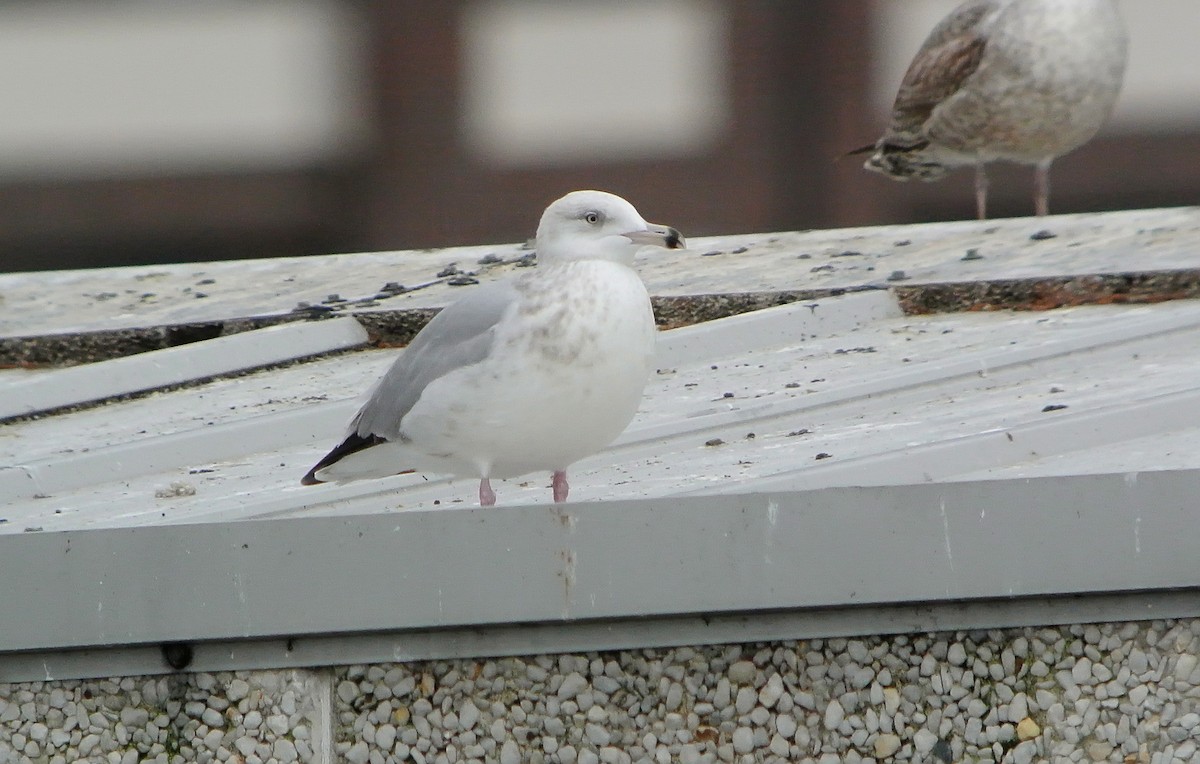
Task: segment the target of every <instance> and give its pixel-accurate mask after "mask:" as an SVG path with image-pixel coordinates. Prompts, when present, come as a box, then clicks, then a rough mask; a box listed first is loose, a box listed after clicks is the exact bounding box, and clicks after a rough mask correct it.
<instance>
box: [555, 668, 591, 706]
mask: <svg viewBox="0 0 1200 764" xmlns="http://www.w3.org/2000/svg"><path fill="white" fill-rule="evenodd" d="M587 686H588V681H587V679H586V678H584V676H583V675H582V674H580V673H578V672H572V673H570V674H567V676H566V677H565V678H564V679H563V681H562V684H561V685H559V687H558V699H559V700H567V699H570V698H574V697H575V696H576V695H578V694H579V693H581V692H583V690H584V689H586V688H587Z"/></svg>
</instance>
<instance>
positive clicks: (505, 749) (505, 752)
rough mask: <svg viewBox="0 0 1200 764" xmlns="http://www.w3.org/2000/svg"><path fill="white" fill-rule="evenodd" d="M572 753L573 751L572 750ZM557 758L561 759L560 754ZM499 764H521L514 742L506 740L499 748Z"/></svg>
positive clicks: (519, 753) (519, 754)
mask: <svg viewBox="0 0 1200 764" xmlns="http://www.w3.org/2000/svg"><path fill="white" fill-rule="evenodd" d="M572 753H574V749H572ZM559 758H560V759H561V758H562V756H561V752H560V756H559ZM500 764H521V749H520V748H518V747H517V744H516V742H515V741H512V740H506V741H505V742H504V745H502V746H501V747H500Z"/></svg>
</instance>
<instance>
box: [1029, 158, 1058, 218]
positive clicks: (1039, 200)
mask: <svg viewBox="0 0 1200 764" xmlns="http://www.w3.org/2000/svg"><path fill="white" fill-rule="evenodd" d="M1051 161H1053V160H1052V159H1043V160H1042V161H1040V162H1038V164H1037V168H1035V169H1034V171H1033V211H1034V214H1036V215H1037V216H1038V217H1045V216H1046V215H1049V214H1050V162H1051Z"/></svg>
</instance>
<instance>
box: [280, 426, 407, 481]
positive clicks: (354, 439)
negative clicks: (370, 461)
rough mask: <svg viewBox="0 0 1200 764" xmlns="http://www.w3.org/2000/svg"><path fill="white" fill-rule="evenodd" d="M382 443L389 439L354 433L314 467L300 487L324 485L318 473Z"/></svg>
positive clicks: (303, 478)
mask: <svg viewBox="0 0 1200 764" xmlns="http://www.w3.org/2000/svg"><path fill="white" fill-rule="evenodd" d="M380 443H387V438H381V437H380V436H378V435H367V436H365V437H364V436H362V435H359V434H358V433H353V434H351V435H350V436H349V437H347V438H346V439H345V440H343V441H342V442H341V443H340V444H338V446H337V447H336V448H334V449H333V450H332V451H330V452H329V453H327V454H325V456H324V457H322V458H321V461H319V462H317V463H316V464H315V465H313V468H312V469H311V470H309V471H308V474H307V475H305V476H304V477H302V478H300V485H319V484H320V483H324V482H325V481H324V480H318V479H317V473H318V472H320V471H321V470H323V469H325V468H326V467H328V466H329V465H331V464H334V463H336V462H338V461H341V460H342V459H343V458H345V457H347V456H349V455H350V454H353V453H356V452H358V451H362V450H364V449H368V448H370V447H372V446H378V445H379V444H380Z"/></svg>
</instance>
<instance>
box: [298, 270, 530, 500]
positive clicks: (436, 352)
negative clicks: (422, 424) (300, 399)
mask: <svg viewBox="0 0 1200 764" xmlns="http://www.w3.org/2000/svg"><path fill="white" fill-rule="evenodd" d="M517 295H518V292H517V289H516V288H515V287H514V285H513V282H512V280H508V281H498V282H492V283H490V284H485V285H483V286H481V287H479V288H478V289H475V290H474V291H472V292H471V293H469V294H468V295H467V296H466V297H463V298H462V299H460V300H458V301H457V302H454V303H452V304H450V305H449V306H447V307H446V308H444V309H443V310H442V311H441V312H440V313H438V314H437V315H436V316H434V317H433V320H432V321H430V322H429V323H428V324H426V325H425V328H424V329H422V330H421V331H420V332H418V333H417V336H416V337H414V338H413V341H412V342H411V343H409V345H408V347H407V348H406V349H405V350H404V352H402V353H401V354H400V357H399V358H397V359H396V361H395V363H393V364H392V367H391V368H390V369H388V371H387V373H386V374H384V375H383V378H382V379H380V380H379V382H378V383H377V384H376V385H375V389H374V390H373V391H372V393H371V396H370V398H368V399H367V402H366V403H365V404H363V406H362V408H361V409H359V410H358V413H357V414H356V415H355V416H354V420H353V421H352V422H351V423H350V432H349V434H348V435H347V436H346V439H345V440H343V441H342V442H341V443H340V444H339V445H338V446H337V447H336V448H334V449H333V450H332V451H330V452H329V453H328V454H326V455H325V457H324V458H322V459H321V461H319V462H317V464H316V465H315V466H314V467H313V468H312V469H311V470H309V471H308V474H307V475H305V476H304V479H303V480H302V481H301V482H302V483H304V484H305V485H312V484H314V483H320V482H321V481H320V480H318V479H317V477H316V473H317V472H318V471H319V470H322V469H324V468H325V467H328V466H329V465H331V464H334V463H335V462H337V461H339V460H340V459H342V458H343V457H345V456H349V455H350V454H352V453H355V452H356V451H361V450H363V449H365V448H370V447H371V446H376V445H379V444H380V443H386V442H388V441H397V440H400V439H401V437H402V436H401V434H400V421H401V420H402V419H404V416H405V414H407V413H408V412H409V411H410V410H411V409H412V407H413V406H414V405H415V404H416V402H417V400H418V399H419V398H420V397H421V393H422V392H423V391H424V390H425V388H426V386H428V385H429V383H430V382H433V381H434V380H435V379H438V378H439V377H443V376H445V375H446V374H449V373H450V372H452V371H454V370H455V369H461V368H462V367H464V366H470V365H471V364H473V363H478V362H479V361H481V360H483V359H484V358H485V357H486V356H487V354H488V352H489V351H490V350H491V348H492V343H493V341H494V339H495V334H496V332H495V328H496V325H497V324H498V323H499V322H500V320H501V319H502V318H503V317H504V315H505V313H506V312H507V311H508V309H509V308H510V307H511V306H512V305H513V303H514V302H515V301H516V299H517Z"/></svg>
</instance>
